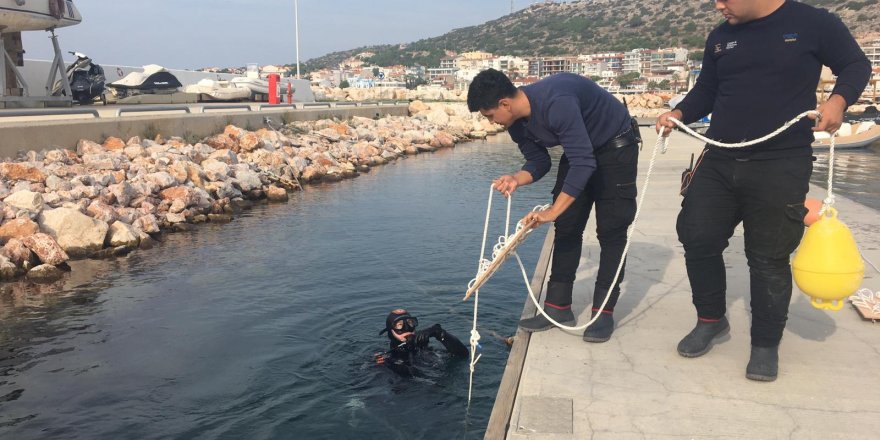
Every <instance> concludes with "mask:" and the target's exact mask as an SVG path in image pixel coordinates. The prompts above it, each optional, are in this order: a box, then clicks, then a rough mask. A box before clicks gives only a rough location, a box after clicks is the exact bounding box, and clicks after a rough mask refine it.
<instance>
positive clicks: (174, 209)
mask: <svg viewBox="0 0 880 440" xmlns="http://www.w3.org/2000/svg"><path fill="white" fill-rule="evenodd" d="M184 209H186V202H184V201H183V200H181V199H175V200H174V201H172V202H171V207H169V208H168V212H171V213H174V214H177V213H179V212H183V210H184Z"/></svg>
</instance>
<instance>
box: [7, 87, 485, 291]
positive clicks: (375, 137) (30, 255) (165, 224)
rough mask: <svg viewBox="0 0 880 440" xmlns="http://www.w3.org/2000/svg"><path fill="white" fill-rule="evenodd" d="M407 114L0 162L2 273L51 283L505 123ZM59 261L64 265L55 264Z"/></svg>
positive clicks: (436, 112)
mask: <svg viewBox="0 0 880 440" xmlns="http://www.w3.org/2000/svg"><path fill="white" fill-rule="evenodd" d="M411 110H412V115H411V116H409V117H399V116H389V117H384V118H377V119H369V118H361V117H354V118H351V119H348V120H331V119H324V120H318V121H309V122H295V123H291V124H287V125H284V126H281V127H265V128H260V129H257V130H247V129H244V128H241V127H236V126H233V125H228V126H226V127H225V129H224V130H223V132H222V133H217V134H215V135H212V136H209V137H207V138H205V139H202V140H201V141H200V142H196V143H189V142H187V141H185V140H184V139H182V138H180V137H167V138H166V137H165V136H163V135H161V134H160V135H157V136H156V137H155V138H154V139H142V138H140V137H132V138H130V139H128V140H123V139H119V138H116V137H108V138H107V139H104V140H103V141H102V142H101V143H98V142H95V141H92V140H86V139H83V140H80V141H79V143H78V145H77V147H76V149H75V150H73V149H63V148H54V149H43V150H40V151H28V152H25V153H21V154H20V155H19V157H17V158H15V159H6V160H3V161H0V200H2V201H0V246H2V248H0V279H3V280H8V279H12V278H16V277H20V276H24V275H27V277H28V278H29V279H32V280H35V281H41V282H42V281H49V280H52V279H54V278H57V277H58V276H60V275H61V273H62V271H63V270H69V266H68V265H67V264H66V262H67V261H68V260H69V259H71V258H89V257H92V258H96V257H97V258H100V257H107V256H115V255H124V254H126V253H128V252H131V251H132V250H134V249H137V248H139V247H143V248H149V247H151V246H153V245H154V243H155V242H156V240H157V239H158V238H159V236H160V235H161V234H162V233H165V232H174V231H183V230H188V229H189V228H191V227H192V225H193V224H198V223H203V222H218V223H222V222H228V221H230V220H231V219H232V218H233V217H234V215H235V214H236V213H237V212H239V211H240V210H241V209H246V208H247V207H248V206H250V205H251V204H252V203H254V201H262V200H266V201H269V202H285V201H287V199H288V191H295V190H298V189H301V188H302V186H303V185H306V184H309V183H313V182H321V181H337V180H342V179H346V178H351V177H356V176H357V175H358V174H359V173H360V172H363V171H366V170H368V169H369V168H370V167H373V166H377V165H381V164H385V163H388V162H390V161H393V160H396V159H398V158H401V157H404V156H407V155H413V154H419V153H422V152H429V151H434V150H436V149H439V148H448V147H452V146H454V145H455V144H456V143H457V142H460V141H463V140H467V139H472V138H480V137H485V136H487V135H488V134H491V133H496V132H499V131H501V127H499V126H495V125H493V124H491V123H489V122H488V121H486V120H485V118H482V117H481V116H480V115H479V114H471V113H469V112H468V111H467V109H466V108H465V107H464V105H462V104H453V105H447V104H430V105H428V104H424V103H421V102H413V103H412V105H411ZM56 269H57V270H56Z"/></svg>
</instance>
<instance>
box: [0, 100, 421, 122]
mask: <svg viewBox="0 0 880 440" xmlns="http://www.w3.org/2000/svg"><path fill="white" fill-rule="evenodd" d="M407 104H409V102H408V101H387V102H383V101H369V102H356V101H345V102H295V103H293V104H260V103H256V104H222V105H210V106H209V105H190V104H178V105H152V106H151V105H135V106H126V107H120V108H117V109H115V111H113V113H112V116H107V115H104V116H102V115H101V114H100V113H99V112H98V109H95V108H54V109H53V108H33V109H0V121H2V120H3V118H6V117H28V116H70V115H91V116H93V117H94V118H95V119H107V118H110V117H115V118H119V117H121V116H122V115H123V114H124V113H151V112H157V113H158V112H184V113H187V114H205V113H210V112H212V111H214V110H241V111H246V112H252V111H258V112H260V111H263V110H279V109H290V110H307V109H315V108H327V109H334V108H363V107H386V106H395V105H407Z"/></svg>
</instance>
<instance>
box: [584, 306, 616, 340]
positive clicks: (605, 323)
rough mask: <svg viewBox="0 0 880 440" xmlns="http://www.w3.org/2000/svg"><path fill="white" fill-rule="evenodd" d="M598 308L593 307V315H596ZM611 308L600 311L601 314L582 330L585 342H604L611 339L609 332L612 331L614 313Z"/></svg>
mask: <svg viewBox="0 0 880 440" xmlns="http://www.w3.org/2000/svg"><path fill="white" fill-rule="evenodd" d="M598 311H599V310H598V309H593V317H595V316H596V312H598ZM612 312H613V311H612V310H604V311H602V316H600V317H599V319H597V320H596V322H594V323H593V325H591V326H589V327H587V329H586V330H584V341H587V342H605V341H607V340H609V339H611V333H614V315H612Z"/></svg>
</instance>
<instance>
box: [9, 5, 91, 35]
mask: <svg viewBox="0 0 880 440" xmlns="http://www.w3.org/2000/svg"><path fill="white" fill-rule="evenodd" d="M50 3H55V6H52V7H51V8H50ZM56 8H57V9H56ZM80 22H82V15H80V13H79V10H78V9H77V8H76V6H74V4H73V2H72V1H70V0H62V1H61V2H56V0H48V1H47V0H42V1H38V0H26V1H25V2H24V4H22V5H19V4H18V2H16V0H0V28H2V32H3V33H10V32H22V31H42V30H48V29H53V28H61V27H67V26H73V25H77V24H79V23H80Z"/></svg>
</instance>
